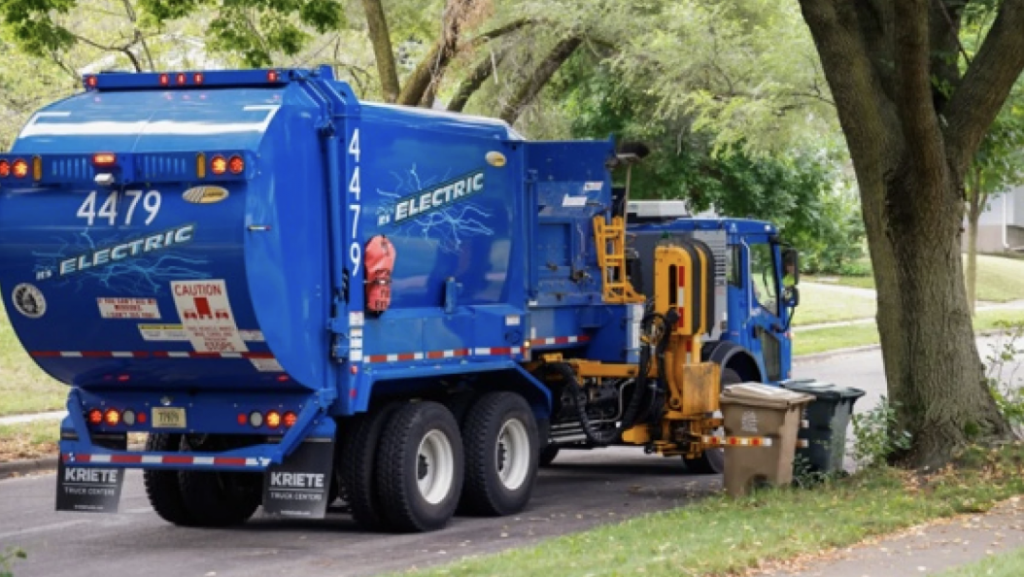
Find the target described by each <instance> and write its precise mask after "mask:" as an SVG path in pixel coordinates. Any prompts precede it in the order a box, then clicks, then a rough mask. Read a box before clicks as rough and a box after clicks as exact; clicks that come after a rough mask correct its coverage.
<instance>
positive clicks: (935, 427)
mask: <svg viewBox="0 0 1024 577" xmlns="http://www.w3.org/2000/svg"><path fill="white" fill-rule="evenodd" d="M800 1H801V8H802V10H803V14H804V19H805V20H806V22H807V24H808V26H809V28H810V30H811V34H812V36H813V37H814V42H815V45H816V46H817V49H818V53H819V55H820V57H821V61H822V69H823V70H824V72H825V76H826V79H827V80H828V83H829V87H830V88H831V90H832V95H833V98H834V101H835V102H836V109H837V112H838V115H839V120H840V124H841V125H842V128H843V133H844V135H845V137H846V141H847V144H848V146H849V149H850V156H851V158H852V160H853V164H854V169H855V172H856V175H857V182H858V184H859V188H860V194H861V202H862V211H863V215H864V223H865V228H866V232H867V237H868V245H869V248H870V252H871V259H872V267H873V269H874V273H875V282H876V288H877V291H878V317H877V321H878V331H879V337H880V339H881V344H882V357H883V360H884V363H885V374H886V380H887V384H888V389H889V393H890V395H889V396H890V399H891V400H892V401H893V402H894V403H896V404H897V415H898V417H899V425H900V426H901V427H902V428H904V429H906V430H907V431H909V432H910V433H911V435H912V436H913V437H912V447H911V450H910V451H909V452H907V453H906V454H904V455H900V457H902V459H903V460H904V461H905V462H906V463H908V464H911V465H915V466H938V465H941V464H943V463H945V462H948V460H949V459H950V458H951V456H952V455H954V454H955V453H956V451H957V450H959V449H960V448H961V447H962V446H964V445H965V444H967V443H969V442H971V441H978V440H984V439H1004V438H1007V437H1008V435H1009V427H1008V425H1007V423H1006V421H1005V419H1004V418H1003V417H1002V415H1001V414H1000V413H999V411H998V409H997V407H996V405H995V402H994V400H993V398H992V395H991V394H990V392H989V390H988V388H987V384H986V382H985V378H984V369H983V366H982V363H981V360H980V358H979V356H978V350H977V346H976V344H975V340H974V339H975V336H974V331H973V328H972V325H971V317H970V313H969V309H968V306H967V295H966V290H965V284H964V282H963V261H962V259H961V254H960V227H961V223H962V219H963V195H962V193H961V188H960V182H961V176H960V175H962V174H963V173H964V171H965V169H966V162H967V159H969V158H971V157H973V154H974V150H976V149H977V146H978V143H979V142H980V135H982V134H983V133H984V130H983V128H982V129H981V130H979V127H978V126H977V124H976V123H982V122H984V123H986V124H985V125H984V126H986V127H987V126H988V124H990V123H991V121H992V119H994V118H995V114H996V113H997V112H998V107H999V105H1000V104H1001V102H998V98H999V97H1000V95H1001V96H1002V98H1003V99H1005V95H1006V94H1008V93H1009V89H1010V87H1011V86H1012V84H1013V78H1003V76H1004V75H1007V74H1008V72H1007V71H1006V70H1004V69H998V70H997V69H996V68H995V67H993V62H995V60H994V58H995V54H997V52H996V51H995V50H992V49H991V48H992V47H990V46H988V40H986V47H987V48H989V50H988V52H991V53H992V54H993V56H986V57H982V55H981V53H979V57H978V58H976V59H975V61H974V64H973V65H972V67H971V69H970V70H969V72H968V74H967V75H966V76H965V78H964V81H963V83H959V82H955V83H954V82H951V84H952V85H955V86H957V90H956V92H954V93H953V95H952V97H951V99H950V100H949V103H948V105H947V104H946V99H945V98H940V99H936V98H935V95H934V94H933V92H932V75H931V74H932V72H934V71H932V69H931V66H932V61H931V59H930V56H931V54H932V52H933V51H934V50H937V49H946V50H947V51H948V48H949V46H948V43H949V42H951V40H950V38H952V41H953V42H955V39H956V38H955V35H953V36H951V35H949V34H947V35H946V36H945V40H943V42H945V43H946V44H947V45H945V46H941V45H940V46H936V45H934V44H935V43H936V42H937V41H938V40H936V39H937V38H940V37H941V35H934V34H931V32H932V30H931V29H929V22H930V20H929V17H928V13H929V10H930V8H929V5H930V4H931V1H930V0H899V2H888V1H885V0H858V1H857V2H831V1H830V0H800ZM1006 2H1007V3H1016V4H1021V5H1024V2H1021V1H1020V0H1006ZM1004 8H1005V6H1004ZM1002 12H1003V13H1004V14H1002V15H1001V17H1000V18H998V19H997V23H996V24H995V25H994V26H993V30H994V31H998V33H997V36H1000V37H1003V36H1005V37H1006V39H1005V40H999V42H1003V43H1013V42H1020V38H1016V39H1010V32H1009V31H1010V30H1011V29H1012V26H1011V23H1013V24H1012V25H1017V23H1018V21H1017V19H1018V18H1022V17H1024V13H1016V12H1014V11H1013V10H1012V9H1011V10H1009V11H1007V10H1003V11H1002ZM1007 12H1009V15H1007V14H1006V13H1007ZM958 18H959V14H957V13H955V12H954V13H953V14H952V15H951V16H950V19H951V20H952V21H953V24H954V25H953V26H951V27H950V26H949V24H948V23H946V24H944V25H943V26H946V27H949V28H951V29H953V30H957V29H958V25H957V23H958V22H959V20H958ZM932 21H934V19H932ZM1018 36H1019V35H1018ZM1021 44H1024V43H1021ZM1006 50H1016V47H1006V46H1004V47H1003V52H1004V53H1005V51H1006ZM983 52H984V50H983ZM1018 56H1020V55H1019V54H1017V53H1016V52H1014V57H1013V58H1011V60H1015V59H1016V58H1017V57H1018ZM1006 60H1007V59H1006V58H1003V62H1006ZM1009 65H1010V66H1018V63H1017V62H1013V63H1011V64H1009ZM1019 65H1020V68H1018V69H1017V74H1018V75H1019V73H1020V70H1021V69H1022V68H1024V59H1022V60H1021V61H1020V63H1019ZM953 72H955V71H953V69H952V68H948V67H947V68H946V69H944V70H943V71H941V73H943V74H950V73H953ZM972 75H973V76H972ZM981 78H988V80H987V82H989V85H988V86H986V89H989V90H995V91H996V92H995V94H991V93H989V94H984V93H982V92H981V91H979V90H977V88H978V87H977V86H976V85H975V84H974V83H975V82H977V81H979V80H980V79H981ZM943 79H944V80H945V78H943ZM956 80H957V81H959V79H956ZM993 87H995V88H993ZM992 98H995V99H996V100H997V101H996V102H994V103H993V102H989V100H991V99H992ZM936 106H940V107H941V106H945V107H946V109H945V110H944V111H943V114H944V115H946V116H947V117H948V119H949V120H952V122H953V123H954V124H957V123H959V124H958V125H959V130H958V131H954V132H950V131H949V130H948V128H946V127H947V126H948V124H946V125H944V123H940V121H939V117H938V111H937V110H936V108H935V107H936ZM993 106H994V107H993ZM965 116H966V117H968V118H972V119H973V120H972V121H971V122H966V121H962V120H961V119H962V118H963V117H965Z"/></svg>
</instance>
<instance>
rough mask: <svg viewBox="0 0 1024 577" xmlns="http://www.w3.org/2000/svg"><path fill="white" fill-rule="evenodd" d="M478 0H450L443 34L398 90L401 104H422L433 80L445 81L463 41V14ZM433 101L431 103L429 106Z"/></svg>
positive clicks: (444, 19) (442, 30)
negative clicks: (458, 47)
mask: <svg viewBox="0 0 1024 577" xmlns="http://www.w3.org/2000/svg"><path fill="white" fill-rule="evenodd" d="M475 1H476V0H450V3H449V5H448V6H447V7H446V8H445V14H444V17H443V23H442V26H441V36H440V37H439V38H438V39H437V42H435V43H434V45H433V46H432V47H431V48H430V51H429V52H427V55H426V56H424V57H423V59H422V60H420V63H419V64H417V65H416V69H415V70H413V71H412V74H410V75H409V77H408V78H406V79H405V86H403V87H402V91H401V92H400V93H399V94H398V100H397V102H398V104H405V105H407V106H416V105H417V104H420V103H421V102H422V101H423V96H424V95H425V94H426V93H427V91H428V90H429V89H430V86H431V84H436V83H438V82H440V81H441V77H442V76H444V73H445V70H446V69H447V68H448V63H449V62H451V59H452V56H454V55H455V48H456V47H457V46H458V43H459V34H460V32H461V25H462V17H463V15H465V14H466V13H467V12H468V11H469V10H470V8H471V7H472V5H473V3H474V2H475ZM429 104H430V103H427V105H428V106H429Z"/></svg>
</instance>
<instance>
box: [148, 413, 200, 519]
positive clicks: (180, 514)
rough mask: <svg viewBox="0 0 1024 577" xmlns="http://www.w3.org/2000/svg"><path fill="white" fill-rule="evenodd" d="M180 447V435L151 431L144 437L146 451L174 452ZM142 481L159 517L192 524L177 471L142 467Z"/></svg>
mask: <svg viewBox="0 0 1024 577" xmlns="http://www.w3.org/2000/svg"><path fill="white" fill-rule="evenodd" d="M180 449H181V435H172V434H167V433H152V434H150V435H149V437H148V438H146V451H147V452H159V453H175V452H177V451H179V450H180ZM142 482H143V484H144V485H145V487H146V497H148V498H149V504H150V505H152V506H153V510H154V511H156V514H157V515H160V518H161V519H163V520H164V521H167V522H169V523H174V524H175V525H192V524H193V523H194V522H193V520H192V516H191V515H190V514H189V512H188V509H186V508H185V502H184V501H183V500H182V498H181V484H180V483H179V482H178V472H177V471H170V470H166V469H144V470H143V471H142Z"/></svg>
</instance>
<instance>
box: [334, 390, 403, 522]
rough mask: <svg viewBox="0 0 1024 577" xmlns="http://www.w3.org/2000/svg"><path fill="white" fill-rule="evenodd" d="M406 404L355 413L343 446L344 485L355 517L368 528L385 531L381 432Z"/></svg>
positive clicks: (347, 499) (342, 472)
mask: <svg viewBox="0 0 1024 577" xmlns="http://www.w3.org/2000/svg"><path fill="white" fill-rule="evenodd" d="M401 406H402V405H400V404H397V403H396V404H391V405H386V406H384V407H381V408H380V409H377V410H376V411H372V412H370V413H369V414H366V415H360V416H358V417H355V418H354V419H353V420H352V422H351V423H350V424H349V426H347V427H346V431H347V433H348V434H347V435H345V437H344V438H343V439H342V446H341V486H342V487H343V492H344V497H345V501H346V502H347V503H348V506H349V509H351V511H352V518H353V519H355V521H356V523H357V524H358V525H359V527H360V528H362V529H364V530H366V531H382V530H384V529H386V528H387V519H385V517H384V511H383V508H382V506H381V500H380V495H379V494H378V490H377V485H376V480H375V478H374V477H375V475H376V470H375V464H376V461H377V449H378V447H379V445H380V432H381V431H382V430H384V425H385V424H387V422H388V419H390V418H391V417H392V416H393V415H394V414H395V411H397V410H398V409H399V408H400V407H401Z"/></svg>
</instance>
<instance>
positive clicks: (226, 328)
mask: <svg viewBox="0 0 1024 577" xmlns="http://www.w3.org/2000/svg"><path fill="white" fill-rule="evenodd" d="M171 292H172V293H173V294H174V306H175V307H176V308H177V309H178V317H179V318H181V324H182V326H184V327H185V334H187V335H188V340H190V341H192V346H193V347H195V349H196V350H197V351H200V352H210V353H232V352H245V351H248V350H249V349H247V348H246V346H245V342H243V341H242V337H241V335H240V334H239V333H238V325H237V324H235V315H234V313H232V312H231V303H230V302H229V301H228V291H227V287H226V286H225V283H224V281H223V280H187V281H172V282H171Z"/></svg>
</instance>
